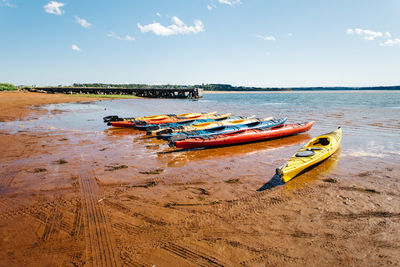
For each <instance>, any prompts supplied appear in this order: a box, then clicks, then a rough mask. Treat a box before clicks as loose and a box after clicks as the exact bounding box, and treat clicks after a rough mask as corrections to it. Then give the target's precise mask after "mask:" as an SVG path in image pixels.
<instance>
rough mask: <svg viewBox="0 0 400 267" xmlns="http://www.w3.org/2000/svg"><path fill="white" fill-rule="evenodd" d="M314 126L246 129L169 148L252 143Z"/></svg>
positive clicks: (290, 125) (301, 125) (197, 139)
mask: <svg viewBox="0 0 400 267" xmlns="http://www.w3.org/2000/svg"><path fill="white" fill-rule="evenodd" d="M313 125H314V122H313V121H311V122H307V123H302V124H286V125H278V126H274V127H270V128H261V129H244V130H240V131H235V132H232V133H228V134H221V135H215V136H208V137H196V138H189V139H185V140H181V141H175V142H170V143H169V146H170V147H174V146H175V147H177V148H199V147H218V146H228V145H236V144H243V143H251V142H257V141H264V140H268V139H273V138H278V137H284V136H289V135H294V134H298V133H303V132H307V131H309V130H310V129H311V127H312V126H313Z"/></svg>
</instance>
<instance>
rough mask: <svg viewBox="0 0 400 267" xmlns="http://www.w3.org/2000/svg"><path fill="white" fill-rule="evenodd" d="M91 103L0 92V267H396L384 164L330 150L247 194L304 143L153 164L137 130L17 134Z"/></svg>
mask: <svg viewBox="0 0 400 267" xmlns="http://www.w3.org/2000/svg"><path fill="white" fill-rule="evenodd" d="M207 93H208V92H207ZM95 100H96V99H93V98H90V99H87V98H77V97H71V96H66V95H47V94H39V93H23V92H10V93H8V92H7V93H5V92H1V93H0V121H1V122H4V125H6V126H7V125H13V123H14V122H15V121H20V122H21V124H19V126H18V127H19V128H17V130H16V131H10V130H7V127H5V126H4V127H3V126H0V266H199V265H201V266H305V265H310V266H398V265H400V257H399V249H400V246H399V242H400V234H399V232H400V167H399V166H398V161H397V158H396V157H394V160H387V161H385V162H383V161H379V162H377V161H374V159H370V158H365V159H363V160H359V161H356V160H353V161H351V160H341V161H340V164H339V158H340V153H341V152H340V151H339V152H338V153H336V154H335V155H333V156H332V157H331V158H329V159H328V160H327V161H325V162H324V163H323V164H321V165H319V166H317V167H315V168H313V169H312V170H310V171H309V172H307V173H305V174H304V175H301V176H300V177H298V178H296V179H294V180H293V181H291V182H290V183H287V184H286V185H283V186H277V187H273V188H271V189H268V190H263V191H256V190H257V189H259V188H260V187H262V186H263V185H264V184H265V183H267V182H268V181H269V180H270V179H271V177H273V174H274V168H273V167H272V166H279V165H280V164H281V163H282V162H283V161H284V160H285V159H287V158H288V157H290V156H291V154H292V151H290V150H285V149H283V148H285V147H289V146H294V145H297V146H298V145H301V144H302V143H304V142H306V141H307V140H309V139H310V138H311V136H310V135H308V134H304V135H298V136H291V137H288V138H285V139H279V140H272V141H270V142H261V143H256V144H248V145H243V146H235V147H224V148H221V149H217V150H208V151H204V150H199V151H193V152H191V153H186V154H185V153H181V154H174V153H158V154H154V153H152V150H154V149H158V148H159V147H160V146H162V145H163V143H162V142H161V141H159V140H155V139H154V140H151V141H149V140H146V139H144V138H143V137H142V134H141V133H140V132H138V131H136V130H130V129H122V130H121V129H120V130H118V129H117V130H107V131H105V132H102V133H101V134H99V133H97V132H94V131H93V132H89V131H87V132H79V131H71V130H59V131H57V132H56V133H54V132H50V131H44V130H43V131H39V130H30V128H25V127H24V126H23V123H24V121H26V122H27V123H28V122H34V121H35V120H37V119H38V118H39V117H41V116H49V118H50V117H51V116H54V115H60V116H62V115H63V112H65V111H59V114H58V113H57V110H52V112H49V111H48V110H46V109H43V108H42V105H45V104H53V103H66V102H77V101H81V102H82V101H83V102H85V101H95ZM115 101H122V100H115ZM57 118H58V117H57ZM60 118H61V117H60ZM100 119H101V118H100ZM7 123H10V124H7ZM21 125H22V126H21ZM267 152H268V153H267ZM338 164H339V165H340V168H338V167H337V166H338ZM366 165H367V166H369V167H370V168H368V169H366V168H365V166H366ZM371 166H372V167H371ZM382 178H385V179H384V180H385V181H383V179H382ZM264 188H265V187H264Z"/></svg>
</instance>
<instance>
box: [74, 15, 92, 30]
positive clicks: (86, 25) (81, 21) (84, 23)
mask: <svg viewBox="0 0 400 267" xmlns="http://www.w3.org/2000/svg"><path fill="white" fill-rule="evenodd" d="M75 21H76V23H78V24H79V25H81V26H82V27H83V28H90V27H92V24H90V23H89V22H88V21H87V20H86V19H82V18H80V17H78V16H75Z"/></svg>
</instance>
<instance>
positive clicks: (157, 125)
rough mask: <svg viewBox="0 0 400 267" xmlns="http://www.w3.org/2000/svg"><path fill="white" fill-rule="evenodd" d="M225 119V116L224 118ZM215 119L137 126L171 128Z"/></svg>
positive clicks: (142, 127)
mask: <svg viewBox="0 0 400 267" xmlns="http://www.w3.org/2000/svg"><path fill="white" fill-rule="evenodd" d="M224 119H225V118H224ZM209 121H214V119H202V120H187V121H182V122H172V123H161V124H156V125H155V124H144V125H136V126H135V128H136V129H138V130H141V131H154V130H158V129H162V128H170V127H178V126H182V125H190V124H195V123H203V122H209Z"/></svg>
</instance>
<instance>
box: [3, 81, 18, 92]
mask: <svg viewBox="0 0 400 267" xmlns="http://www.w3.org/2000/svg"><path fill="white" fill-rule="evenodd" d="M15 90H18V88H17V87H16V86H14V85H13V84H11V83H0V91H15Z"/></svg>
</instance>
